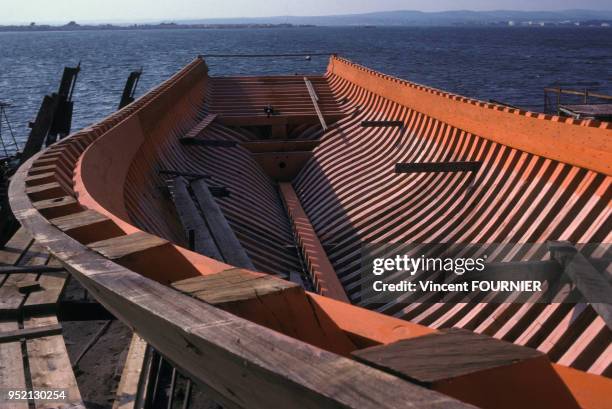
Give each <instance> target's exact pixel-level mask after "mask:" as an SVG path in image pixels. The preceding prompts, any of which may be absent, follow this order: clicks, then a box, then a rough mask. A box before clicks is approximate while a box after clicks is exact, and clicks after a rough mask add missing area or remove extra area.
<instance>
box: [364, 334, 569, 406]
mask: <svg viewBox="0 0 612 409" xmlns="http://www.w3.org/2000/svg"><path fill="white" fill-rule="evenodd" d="M353 355H354V356H355V357H356V358H357V359H359V360H360V361H362V362H365V363H368V364H370V365H372V366H374V367H376V368H379V369H383V370H386V371H388V372H389V373H393V374H395V375H397V376H400V377H403V378H405V379H408V380H411V381H413V382H416V383H418V384H421V385H424V386H427V387H429V388H432V389H433V390H436V391H440V392H443V393H445V394H447V395H449V396H453V397H455V398H457V399H460V400H462V401H464V402H468V403H471V404H473V405H475V406H478V407H481V408H484V409H515V408H534V409H539V408H544V407H550V408H555V409H560V408H565V409H579V405H578V403H577V402H576V400H575V399H574V397H573V396H572V394H571V393H570V392H569V391H568V389H567V386H566V385H565V384H564V383H563V382H562V381H561V379H560V378H559V376H558V375H557V373H556V372H555V371H554V369H553V367H552V365H551V364H550V361H549V360H548V357H547V356H546V355H545V354H543V353H542V352H539V351H536V350H535V349H531V348H527V347H523V346H519V345H514V344H512V343H509V342H505V341H500V340H497V339H495V338H491V337H488V336H485V335H481V334H476V333H473V332H471V331H467V330H463V329H457V328H452V329H448V330H443V331H441V332H438V333H434V334H430V335H425V336H422V337H417V338H412V339H409V340H402V341H398V342H395V343H392V344H389V345H381V346H376V347H371V348H367V349H364V350H361V351H357V352H355V353H353ZM500 383H503V387H499V386H498V385H499V384H500Z"/></svg>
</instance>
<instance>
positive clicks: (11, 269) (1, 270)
mask: <svg viewBox="0 0 612 409" xmlns="http://www.w3.org/2000/svg"><path fill="white" fill-rule="evenodd" d="M63 270H64V268H63V267H51V266H50V265H47V266H2V267H0V274H5V275H8V274H21V273H57V272H58V271H63Z"/></svg>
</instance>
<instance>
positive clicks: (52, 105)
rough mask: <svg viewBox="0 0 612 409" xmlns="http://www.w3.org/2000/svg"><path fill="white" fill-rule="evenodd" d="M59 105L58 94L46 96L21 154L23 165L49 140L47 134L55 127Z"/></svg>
mask: <svg viewBox="0 0 612 409" xmlns="http://www.w3.org/2000/svg"><path fill="white" fill-rule="evenodd" d="M58 103H59V96H58V95H57V94H51V96H49V95H45V97H44V98H43V101H42V104H41V105H40V109H39V110H38V114H37V115H36V120H35V121H34V123H33V124H32V130H31V131H30V136H29V137H28V140H27V142H26V144H25V146H24V148H23V151H22V152H21V156H20V161H21V163H24V162H25V161H27V160H28V159H30V158H31V157H32V156H33V155H34V154H35V153H37V152H38V151H40V149H41V148H42V146H43V144H44V142H45V139H46V138H47V134H48V133H49V131H50V130H51V126H52V125H53V118H54V117H55V112H56V111H57V106H58Z"/></svg>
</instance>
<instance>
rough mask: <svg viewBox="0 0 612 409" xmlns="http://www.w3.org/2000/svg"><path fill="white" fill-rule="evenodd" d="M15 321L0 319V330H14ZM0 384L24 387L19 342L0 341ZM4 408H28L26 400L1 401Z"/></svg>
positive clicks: (9, 386) (17, 387)
mask: <svg viewBox="0 0 612 409" xmlns="http://www.w3.org/2000/svg"><path fill="white" fill-rule="evenodd" d="M18 328H19V325H18V324H17V321H0V331H2V332H7V331H16V330H18ZM0 386H1V387H2V388H11V389H25V387H26V383H25V374H24V368H23V358H22V357H21V343H20V342H6V343H0ZM2 408H4V409H28V402H2Z"/></svg>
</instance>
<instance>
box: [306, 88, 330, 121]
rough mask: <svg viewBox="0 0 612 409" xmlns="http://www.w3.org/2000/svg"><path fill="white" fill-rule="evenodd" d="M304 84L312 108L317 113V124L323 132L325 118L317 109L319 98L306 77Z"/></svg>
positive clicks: (319, 109)
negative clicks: (318, 123)
mask: <svg viewBox="0 0 612 409" xmlns="http://www.w3.org/2000/svg"><path fill="white" fill-rule="evenodd" d="M304 83H306V88H307V89H308V94H309V95H310V99H311V100H312V105H313V106H314V109H315V112H316V113H317V117H318V118H319V122H320V123H321V128H323V130H324V131H327V124H326V123H325V118H324V117H323V114H322V113H321V108H319V97H318V96H317V93H316V92H315V89H314V87H313V85H312V83H311V82H310V80H309V79H308V78H307V77H304Z"/></svg>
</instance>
